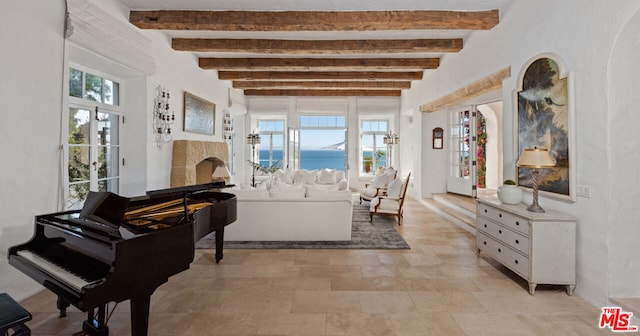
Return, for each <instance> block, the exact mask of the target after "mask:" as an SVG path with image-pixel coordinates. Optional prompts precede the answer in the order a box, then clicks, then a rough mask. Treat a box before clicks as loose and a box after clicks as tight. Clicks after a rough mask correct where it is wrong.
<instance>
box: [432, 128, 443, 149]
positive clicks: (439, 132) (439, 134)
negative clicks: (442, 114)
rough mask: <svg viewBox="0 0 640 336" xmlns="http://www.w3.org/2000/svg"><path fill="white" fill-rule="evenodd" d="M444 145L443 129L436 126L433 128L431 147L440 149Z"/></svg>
mask: <svg viewBox="0 0 640 336" xmlns="http://www.w3.org/2000/svg"><path fill="white" fill-rule="evenodd" d="M443 145H444V130H443V129H442V127H436V128H434V129H433V144H432V147H433V149H442V147H443Z"/></svg>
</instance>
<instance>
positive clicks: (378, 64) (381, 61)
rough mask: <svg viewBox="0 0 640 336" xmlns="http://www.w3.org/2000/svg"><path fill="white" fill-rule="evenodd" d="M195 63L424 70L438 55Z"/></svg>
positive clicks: (203, 62) (205, 65)
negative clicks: (427, 56) (428, 56)
mask: <svg viewBox="0 0 640 336" xmlns="http://www.w3.org/2000/svg"><path fill="white" fill-rule="evenodd" d="M198 64H199V65H200V68H202V69H209V70H233V71H249V70H254V71H255V70H259V71H268V70H274V71H275V70H277V71H305V70H306V71H310V70H313V71H335V70H350V71H356V70H404V71H409V70H424V69H437V68H438V66H439V65H440V59H439V58H200V59H199V60H198Z"/></svg>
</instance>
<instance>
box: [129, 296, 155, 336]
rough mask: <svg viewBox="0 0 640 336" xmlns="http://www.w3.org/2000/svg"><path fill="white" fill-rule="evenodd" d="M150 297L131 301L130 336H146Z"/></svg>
mask: <svg viewBox="0 0 640 336" xmlns="http://www.w3.org/2000/svg"><path fill="white" fill-rule="evenodd" d="M150 304H151V295H144V296H141V297H138V298H135V299H134V298H132V299H131V336H147V332H148V329H149V306H150Z"/></svg>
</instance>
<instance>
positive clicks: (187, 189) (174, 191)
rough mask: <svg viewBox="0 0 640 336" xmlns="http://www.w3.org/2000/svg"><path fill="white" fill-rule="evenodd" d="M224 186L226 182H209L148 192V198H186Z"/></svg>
mask: <svg viewBox="0 0 640 336" xmlns="http://www.w3.org/2000/svg"><path fill="white" fill-rule="evenodd" d="M224 186H225V182H224V181H220V182H209V183H202V184H194V185H190V186H183V187H174V188H167V189H157V190H148V191H147V196H149V197H151V198H153V197H161V196H169V195H175V196H179V197H184V196H185V195H187V194H190V193H194V192H198V191H205V190H209V189H216V188H223V187H224Z"/></svg>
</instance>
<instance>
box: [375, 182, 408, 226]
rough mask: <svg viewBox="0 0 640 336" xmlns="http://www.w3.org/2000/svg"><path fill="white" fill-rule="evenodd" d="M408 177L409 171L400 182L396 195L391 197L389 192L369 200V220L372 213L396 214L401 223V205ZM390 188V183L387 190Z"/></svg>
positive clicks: (379, 214) (391, 187)
mask: <svg viewBox="0 0 640 336" xmlns="http://www.w3.org/2000/svg"><path fill="white" fill-rule="evenodd" d="M410 178H411V173H409V175H408V176H407V178H406V179H405V180H404V181H403V182H402V186H401V188H400V194H399V195H398V197H393V195H391V192H390V195H388V196H377V197H374V198H373V199H372V200H371V205H370V206H369V222H373V216H374V215H378V216H396V217H398V225H400V224H402V206H403V205H404V198H405V196H406V194H407V186H408V185H409V179H410ZM398 179H400V178H398ZM391 189H393V186H391V185H390V186H389V191H391Z"/></svg>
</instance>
